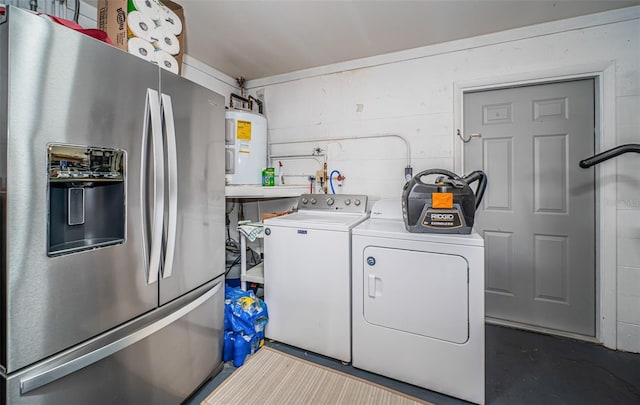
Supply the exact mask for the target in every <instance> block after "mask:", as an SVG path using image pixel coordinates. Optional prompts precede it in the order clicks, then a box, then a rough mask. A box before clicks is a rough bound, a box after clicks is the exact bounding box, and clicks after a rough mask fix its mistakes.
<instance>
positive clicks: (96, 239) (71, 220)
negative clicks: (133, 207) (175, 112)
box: [47, 144, 126, 256]
mask: <svg viewBox="0 0 640 405" xmlns="http://www.w3.org/2000/svg"><path fill="white" fill-rule="evenodd" d="M47 152H48V153H47V170H48V197H49V222H48V225H49V229H48V232H49V237H48V240H49V245H48V251H47V253H48V255H49V256H57V255H62V254H67V253H72V252H77V251H81V250H87V249H93V248H97V247H103V246H108V245H113V244H118V243H122V242H124V238H125V222H126V221H125V218H126V210H125V194H126V193H125V190H126V182H125V178H126V177H125V176H126V170H125V169H126V167H125V166H126V152H125V151H124V150H121V149H110V148H101V147H89V146H75V145H58V144H51V145H49V146H48V150H47Z"/></svg>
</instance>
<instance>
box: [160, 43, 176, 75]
mask: <svg viewBox="0 0 640 405" xmlns="http://www.w3.org/2000/svg"><path fill="white" fill-rule="evenodd" d="M156 62H157V63H158V65H159V66H160V67H161V68H163V69H166V70H168V71H170V72H173V73H175V74H178V72H179V71H180V70H179V66H178V61H177V60H176V58H174V57H173V56H171V55H169V53H168V52H166V51H163V50H162V49H158V50H156Z"/></svg>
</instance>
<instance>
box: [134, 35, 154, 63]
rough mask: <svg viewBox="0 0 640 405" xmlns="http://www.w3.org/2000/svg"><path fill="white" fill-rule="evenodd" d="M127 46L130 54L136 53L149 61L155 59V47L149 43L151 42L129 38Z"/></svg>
mask: <svg viewBox="0 0 640 405" xmlns="http://www.w3.org/2000/svg"><path fill="white" fill-rule="evenodd" d="M127 46H128V48H129V53H130V54H133V55H136V56H137V57H139V58H142V59H144V60H148V61H149V62H155V61H156V49H155V48H154V47H153V45H151V43H149V42H147V41H145V40H144V39H142V38H130V39H129V42H128V43H127Z"/></svg>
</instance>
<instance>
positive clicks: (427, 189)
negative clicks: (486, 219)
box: [402, 169, 487, 234]
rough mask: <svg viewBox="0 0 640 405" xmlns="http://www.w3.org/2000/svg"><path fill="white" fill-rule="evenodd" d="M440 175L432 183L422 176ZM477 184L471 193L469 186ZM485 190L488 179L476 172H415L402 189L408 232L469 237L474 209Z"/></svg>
mask: <svg viewBox="0 0 640 405" xmlns="http://www.w3.org/2000/svg"><path fill="white" fill-rule="evenodd" d="M433 174H435V175H440V176H438V177H437V178H436V181H435V183H425V182H423V181H422V177H424V176H428V175H433ZM476 181H479V183H478V186H477V187H476V192H475V193H474V191H473V189H471V187H470V184H472V183H474V182H476ZM486 188H487V176H486V175H485V174H484V172H482V171H480V170H476V171H474V172H471V173H469V174H468V175H467V176H465V177H460V176H458V175H457V174H455V173H452V172H450V171H448V170H444V169H429V170H425V171H423V172H420V173H418V174H417V175H415V176H414V177H413V179H411V180H410V181H408V182H407V183H406V184H405V185H404V188H403V189H402V216H403V217H404V225H405V227H406V228H407V231H409V232H416V233H456V234H470V233H471V229H472V228H473V220H474V217H475V213H476V208H478V207H479V206H480V202H481V201H482V196H483V195H484V191H485V189H486Z"/></svg>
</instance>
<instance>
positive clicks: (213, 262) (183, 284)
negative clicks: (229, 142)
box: [159, 70, 225, 305]
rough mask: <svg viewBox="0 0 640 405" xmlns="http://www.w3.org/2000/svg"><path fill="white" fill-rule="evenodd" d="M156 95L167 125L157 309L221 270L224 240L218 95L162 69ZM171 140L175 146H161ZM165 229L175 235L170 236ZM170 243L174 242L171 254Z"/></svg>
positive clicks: (221, 101)
mask: <svg viewBox="0 0 640 405" xmlns="http://www.w3.org/2000/svg"><path fill="white" fill-rule="evenodd" d="M160 91H161V93H162V99H163V113H164V120H165V121H168V124H167V123H165V145H166V147H165V152H166V154H167V156H166V162H167V168H168V171H169V173H168V175H167V186H166V189H167V192H166V193H165V195H166V200H165V256H164V257H165V263H164V267H163V273H162V274H163V277H165V278H162V279H161V280H160V281H159V283H160V305H164V304H166V303H167V302H170V301H171V300H173V299H175V298H176V297H179V296H181V295H183V294H185V293H186V292H188V291H190V290H192V289H194V288H196V287H197V286H199V285H201V284H203V283H206V282H207V281H209V280H212V279H214V278H216V277H218V276H219V275H220V274H222V273H223V272H224V260H225V258H224V249H219V248H218V247H220V246H224V240H225V235H224V229H225V222H224V207H225V199H224V97H222V96H220V95H219V94H216V93H214V92H211V91H209V90H207V89H205V88H203V87H201V86H198V85H196V84H194V83H191V82H188V81H186V80H184V79H182V78H180V77H178V76H176V75H174V74H173V73H170V72H167V71H164V70H162V71H161V81H160ZM169 106H171V107H172V108H171V109H169V108H167V107H169ZM171 124H173V125H171ZM172 131H174V132H175V134H172V133H171V132H172ZM171 142H175V148H173V147H172V145H167V143H171ZM172 150H174V152H172ZM172 167H173V168H174V169H173V170H174V173H171V171H172ZM172 174H175V176H176V178H175V181H172V180H171V176H172ZM172 204H177V206H176V205H173V206H172ZM172 216H174V217H172ZM171 229H175V232H176V234H175V235H173V236H171V235H169V232H170V230H171ZM170 243H174V244H175V246H174V250H173V254H171V253H172V252H171V246H168V245H169V244H170Z"/></svg>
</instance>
